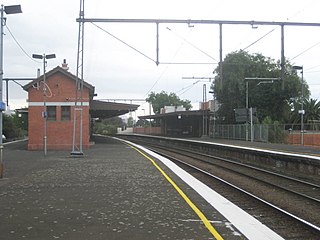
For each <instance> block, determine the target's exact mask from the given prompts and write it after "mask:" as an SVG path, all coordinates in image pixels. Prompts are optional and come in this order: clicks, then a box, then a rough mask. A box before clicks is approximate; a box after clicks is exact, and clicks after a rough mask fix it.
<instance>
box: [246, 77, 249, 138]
mask: <svg viewBox="0 0 320 240" xmlns="http://www.w3.org/2000/svg"><path fill="white" fill-rule="evenodd" d="M248 108H249V82H248V81H246V112H247V121H246V141H248V138H249V136H248V135H249V133H248Z"/></svg>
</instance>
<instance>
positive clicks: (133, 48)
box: [91, 22, 156, 63]
mask: <svg viewBox="0 0 320 240" xmlns="http://www.w3.org/2000/svg"><path fill="white" fill-rule="evenodd" d="M91 24H92V25H94V26H95V27H97V28H99V29H100V30H102V31H103V32H105V33H107V34H109V35H110V36H111V37H113V38H115V39H117V40H118V41H120V42H121V43H123V44H124V45H126V46H127V47H129V48H131V49H132V50H134V51H136V52H137V53H139V54H141V55H142V56H144V57H146V58H147V59H149V60H151V61H152V62H154V63H156V61H155V60H153V59H152V58H151V57H149V56H147V55H146V54H144V53H143V52H141V51H139V50H138V49H136V48H135V47H133V46H131V45H129V44H128V43H126V42H125V41H123V40H121V39H120V38H118V37H116V36H115V35H113V34H112V33H110V32H108V31H107V30H105V29H103V28H102V27H100V26H98V25H97V24H95V23H93V22H91Z"/></svg>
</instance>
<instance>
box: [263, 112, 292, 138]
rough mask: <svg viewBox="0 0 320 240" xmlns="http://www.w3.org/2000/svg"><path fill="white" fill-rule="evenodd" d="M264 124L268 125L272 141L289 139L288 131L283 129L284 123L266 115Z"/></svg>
mask: <svg viewBox="0 0 320 240" xmlns="http://www.w3.org/2000/svg"><path fill="white" fill-rule="evenodd" d="M262 124H264V125H267V126H268V128H269V131H268V141H269V142H271V143H285V142H286V140H287V132H285V131H283V125H282V124H280V123H279V122H278V121H275V122H273V121H272V119H271V118H270V117H266V118H265V119H264V120H263V121H262Z"/></svg>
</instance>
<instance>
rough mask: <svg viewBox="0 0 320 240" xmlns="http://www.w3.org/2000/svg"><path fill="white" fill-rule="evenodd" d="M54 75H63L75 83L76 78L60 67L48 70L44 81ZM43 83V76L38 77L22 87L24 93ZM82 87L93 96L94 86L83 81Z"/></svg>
mask: <svg viewBox="0 0 320 240" xmlns="http://www.w3.org/2000/svg"><path fill="white" fill-rule="evenodd" d="M56 73H62V74H64V75H65V76H66V77H68V78H70V79H72V80H74V81H76V79H77V77H76V76H75V75H73V74H72V73H70V72H68V71H67V70H64V69H63V68H62V67H60V66H57V67H55V68H54V69H52V70H50V71H49V72H47V73H46V79H48V78H49V77H50V76H52V75H54V74H56ZM41 81H43V75H41V76H40V77H38V78H37V79H35V80H33V81H31V82H29V83H28V84H26V85H24V86H23V89H24V90H25V91H28V89H29V88H30V87H32V86H34V85H35V84H37V83H39V82H41ZM83 86H84V87H86V88H88V89H89V92H90V95H93V93H94V86H92V85H91V84H89V83H87V82H85V81H83Z"/></svg>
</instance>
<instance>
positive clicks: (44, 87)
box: [32, 54, 56, 156]
mask: <svg viewBox="0 0 320 240" xmlns="http://www.w3.org/2000/svg"><path fill="white" fill-rule="evenodd" d="M32 57H33V58H36V59H43V142H44V144H43V145H44V146H43V148H44V155H45V156H46V155H47V86H46V59H51V58H55V57H56V55H55V54H49V55H46V54H43V55H40V54H32Z"/></svg>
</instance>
